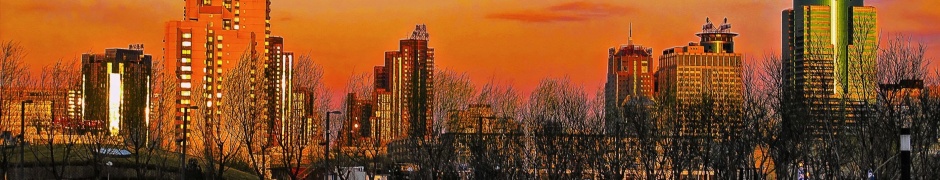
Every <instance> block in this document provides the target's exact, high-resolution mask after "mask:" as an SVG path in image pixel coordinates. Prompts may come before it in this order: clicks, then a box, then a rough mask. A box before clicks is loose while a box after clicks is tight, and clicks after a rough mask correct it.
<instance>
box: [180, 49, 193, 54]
mask: <svg viewBox="0 0 940 180" xmlns="http://www.w3.org/2000/svg"><path fill="white" fill-rule="evenodd" d="M182 53H183V54H193V50H183V52H182Z"/></svg>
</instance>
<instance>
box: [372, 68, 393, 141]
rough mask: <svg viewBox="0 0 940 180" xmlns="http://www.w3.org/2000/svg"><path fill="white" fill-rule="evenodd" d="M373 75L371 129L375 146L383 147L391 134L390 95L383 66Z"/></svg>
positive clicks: (375, 69) (376, 69)
mask: <svg viewBox="0 0 940 180" xmlns="http://www.w3.org/2000/svg"><path fill="white" fill-rule="evenodd" d="M373 75H374V76H375V82H374V83H375V86H374V89H373V91H372V103H373V105H372V110H373V113H374V114H373V115H372V120H370V123H371V127H370V128H371V129H372V130H370V131H372V133H373V135H374V138H373V140H374V141H376V144H379V145H380V146H385V144H386V143H388V142H389V141H390V140H391V138H390V137H391V134H392V133H391V132H392V124H391V120H392V93H390V92H388V74H387V73H385V67H384V66H376V67H375V68H374V72H373Z"/></svg>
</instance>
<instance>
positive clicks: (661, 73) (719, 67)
mask: <svg viewBox="0 0 940 180" xmlns="http://www.w3.org/2000/svg"><path fill="white" fill-rule="evenodd" d="M737 35H738V34H736V33H733V32H731V24H728V23H727V19H725V22H724V24H722V25H721V26H720V27H715V26H714V25H713V24H712V23H711V21H708V22H707V23H706V24H705V25H704V26H703V28H702V32H701V33H698V34H696V36H699V37H700V38H701V40H700V41H699V42H697V43H695V42H692V43H689V45H688V46H682V47H673V48H669V49H665V50H663V55H662V56H661V57H660V58H659V70H658V72H657V78H656V79H657V86H658V87H657V92H658V93H660V94H663V95H665V96H666V97H667V99H668V100H670V101H675V102H676V103H677V104H680V105H681V104H690V103H696V102H699V101H700V99H701V98H705V97H707V98H710V99H712V100H715V101H716V102H722V103H732V102H738V101H740V100H741V94H742V90H743V88H744V86H743V85H742V82H741V65H742V64H741V60H742V58H743V56H744V55H743V54H741V53H735V52H734V40H733V38H734V37H735V36H737ZM732 104H733V103H732Z"/></svg>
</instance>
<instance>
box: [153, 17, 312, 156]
mask: <svg viewBox="0 0 940 180" xmlns="http://www.w3.org/2000/svg"><path fill="white" fill-rule="evenodd" d="M184 3H185V4H184V10H183V19H181V20H175V21H170V22H167V23H166V25H165V29H164V30H165V31H164V32H165V34H164V58H165V59H166V68H167V69H168V70H170V71H171V72H174V74H175V75H176V81H177V83H176V84H177V85H178V87H176V88H175V91H176V92H167V93H166V94H168V95H167V97H170V98H174V99H176V100H175V102H174V105H173V106H175V107H176V108H175V113H174V114H175V115H174V116H171V117H170V118H172V119H166V120H164V121H165V122H173V124H172V126H174V127H176V129H177V130H176V132H177V133H178V136H180V137H184V138H186V139H190V137H191V136H192V132H182V129H181V128H182V127H183V126H182V125H183V124H190V125H191V122H190V120H191V119H192V118H189V119H187V120H184V119H183V111H184V109H185V108H186V107H190V106H197V107H201V108H199V109H198V110H194V111H193V112H192V113H191V114H192V115H196V116H202V117H204V118H203V119H205V121H206V122H207V123H206V124H205V125H207V126H219V125H221V124H224V123H228V122H227V121H228V120H226V119H224V118H223V117H224V116H223V115H222V114H223V113H224V112H223V108H222V106H223V104H225V103H224V102H223V97H224V94H225V93H226V87H224V86H223V84H224V83H223V82H225V80H224V77H225V76H226V74H227V73H232V72H233V70H234V68H235V67H236V66H237V65H238V64H239V63H240V62H241V61H246V60H247V61H250V62H248V63H247V64H249V65H250V66H251V67H250V68H249V69H250V70H249V72H239V73H249V74H250V76H251V77H253V78H251V82H249V83H248V84H246V85H245V86H248V87H249V88H250V89H251V91H252V93H250V94H245V96H248V97H250V98H251V99H252V100H251V102H253V104H252V107H255V108H256V109H260V110H259V111H260V112H259V116H258V117H259V118H262V121H263V122H267V123H268V125H267V126H266V127H268V128H266V129H265V130H264V131H265V132H266V133H267V134H268V135H269V137H271V138H274V137H276V134H277V133H276V132H278V131H279V130H278V126H279V123H280V122H281V121H282V120H283V117H285V115H286V114H288V113H290V111H291V108H290V107H291V102H292V100H290V96H292V95H293V94H294V93H292V92H290V91H291V88H292V85H291V83H292V80H291V77H292V72H293V71H292V68H293V67H292V65H293V53H291V52H288V51H285V49H284V43H283V42H284V38H282V37H275V36H271V23H270V22H271V16H270V12H271V9H270V4H271V2H270V0H185V1H184ZM196 92H198V93H196ZM196 102H200V103H201V104H198V105H197V104H196ZM168 126H169V125H168ZM207 128H208V127H207ZM189 129H192V128H189ZM187 142H190V141H187ZM194 145H197V146H198V144H194Z"/></svg>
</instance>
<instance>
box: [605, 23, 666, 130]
mask: <svg viewBox="0 0 940 180" xmlns="http://www.w3.org/2000/svg"><path fill="white" fill-rule="evenodd" d="M653 71H654V70H653V48H649V47H644V46H642V45H638V44H633V25H632V24H631V25H630V33H629V39H628V40H627V44H625V45H620V47H617V48H613V47H612V48H610V49H609V50H608V54H607V83H606V84H604V100H605V101H606V102H605V106H604V107H605V111H604V112H607V113H608V115H606V116H605V117H606V118H607V123H605V124H606V125H607V131H608V132H612V131H617V129H618V127H614V126H613V125H615V124H617V123H615V122H612V121H611V120H613V119H614V117H616V116H615V114H616V113H618V112H619V111H617V110H618V109H619V108H620V107H622V106H623V104H624V103H626V101H628V100H631V99H638V100H643V101H647V100H650V99H651V98H652V97H653V91H654V89H653V88H654V81H655V79H654V77H653Z"/></svg>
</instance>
